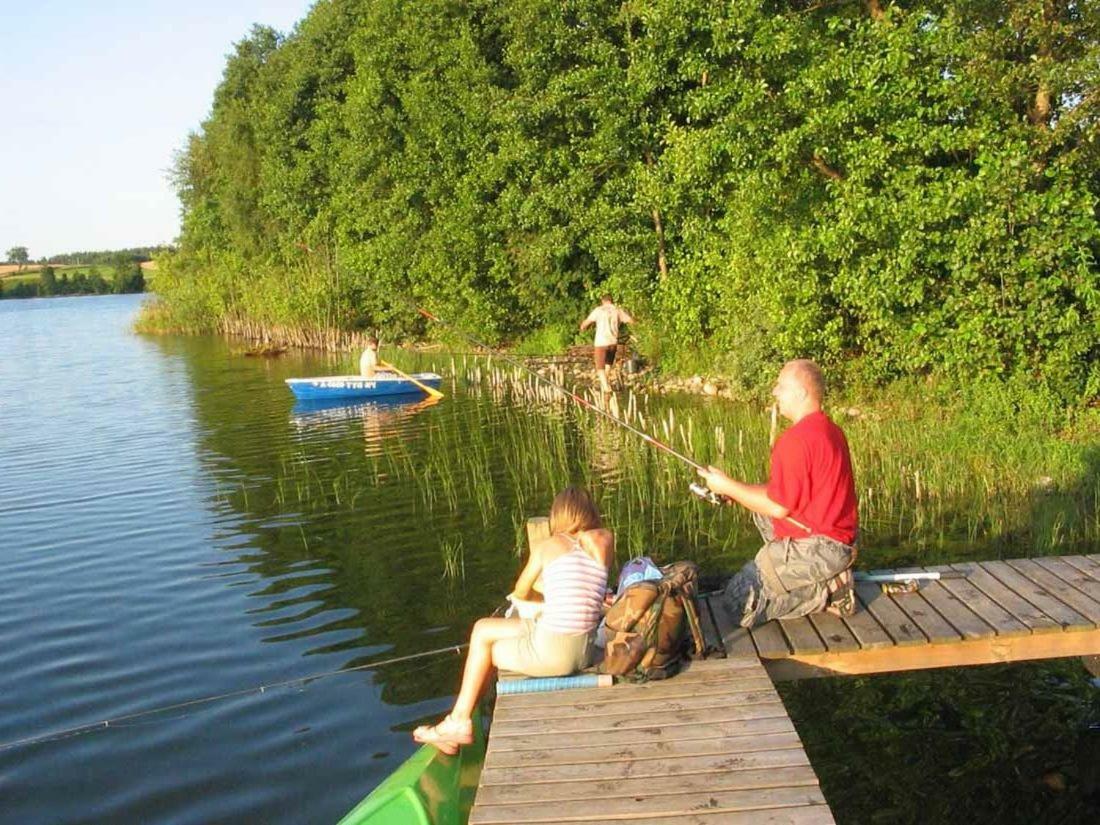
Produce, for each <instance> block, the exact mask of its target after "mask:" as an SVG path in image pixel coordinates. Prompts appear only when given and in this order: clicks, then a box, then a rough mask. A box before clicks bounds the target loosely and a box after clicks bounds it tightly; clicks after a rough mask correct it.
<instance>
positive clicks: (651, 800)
mask: <svg viewBox="0 0 1100 825" xmlns="http://www.w3.org/2000/svg"><path fill="white" fill-rule="evenodd" d="M824 802H825V797H824V796H823V795H822V794H821V789H820V788H818V787H816V786H805V787H797V788H765V789H759V790H748V791H715V792H713V793H707V794H706V795H705V798H700V795H699V794H698V793H689V794H667V795H663V794H658V795H652V796H650V795H636V796H627V797H607V798H605V799H604V800H603V801H602V802H601V803H600V804H599V805H593V804H592V802H591V800H579V801H566V800H562V801H560V802H555V803H554V805H553V807H552V809H550V808H547V807H544V806H538V805H485V806H482V805H477V806H476V807H475V808H474V810H473V811H472V812H471V814H470V825H490V823H506V824H507V825H523V824H524V823H535V822H546V821H547V820H549V819H553V820H564V821H567V822H568V821H577V822H585V821H588V822H605V821H616V820H621V819H638V818H639V816H676V815H679V814H691V813H695V812H696V811H698V810H699V809H700V808H704V809H706V810H708V811H711V812H718V811H721V812H735V811H759V810H767V809H769V808H789V807H793V806H797V805H819V804H823V803H824Z"/></svg>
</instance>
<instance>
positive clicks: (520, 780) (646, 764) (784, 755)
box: [478, 747, 810, 801]
mask: <svg viewBox="0 0 1100 825" xmlns="http://www.w3.org/2000/svg"><path fill="white" fill-rule="evenodd" d="M730 750H731V751H732V752H730V753H716V754H709V755H706V756H680V757H677V758H676V759H652V760H643V761H639V760H636V759H632V760H629V761H626V762H601V763H599V764H595V765H594V764H592V763H581V764H571V763H565V764H560V765H532V766H530V767H522V768H515V767H513V768H496V767H490V766H489V765H488V764H487V765H486V766H485V768H484V769H483V770H482V772H481V780H480V783H479V784H480V787H481V788H482V789H485V788H488V787H492V786H495V785H531V784H535V783H538V782H555V783H556V782H572V781H581V780H583V781H589V780H592V781H595V780H608V779H644V778H645V777H650V776H679V775H681V774H691V773H711V772H714V771H759V770H766V769H772V768H796V767H809V765H810V760H809V757H807V756H806V752H805V751H803V750H802V749H801V748H797V747H795V748H788V749H786V750H773V751H760V752H757V753H738V752H737V750H736V747H734V748H731V749H730ZM480 793H481V792H480V791H479V795H478V801H481V800H482V798H483V797H482V796H481V795H480Z"/></svg>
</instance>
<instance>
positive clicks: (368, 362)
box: [359, 347, 378, 378]
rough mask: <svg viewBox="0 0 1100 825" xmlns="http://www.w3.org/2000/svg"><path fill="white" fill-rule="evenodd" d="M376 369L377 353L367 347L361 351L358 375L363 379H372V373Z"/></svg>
mask: <svg viewBox="0 0 1100 825" xmlns="http://www.w3.org/2000/svg"><path fill="white" fill-rule="evenodd" d="M377 367H378V351H377V350H373V349H370V348H369V347H368V348H367V349H365V350H363V354H362V355H361V356H359V374H360V375H361V376H363V377H364V378H374V371H375V369H377Z"/></svg>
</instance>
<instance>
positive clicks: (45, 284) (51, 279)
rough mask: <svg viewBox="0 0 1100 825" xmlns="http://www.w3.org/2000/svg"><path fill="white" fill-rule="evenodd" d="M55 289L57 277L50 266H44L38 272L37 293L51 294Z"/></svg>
mask: <svg viewBox="0 0 1100 825" xmlns="http://www.w3.org/2000/svg"><path fill="white" fill-rule="evenodd" d="M56 289H57V277H56V275H55V273H54V269H53V267H52V266H44V267H42V270H41V271H40V272H39V273H38V294H39V295H53V294H54V292H55V291H56Z"/></svg>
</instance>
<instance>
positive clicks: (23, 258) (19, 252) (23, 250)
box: [8, 246, 31, 269]
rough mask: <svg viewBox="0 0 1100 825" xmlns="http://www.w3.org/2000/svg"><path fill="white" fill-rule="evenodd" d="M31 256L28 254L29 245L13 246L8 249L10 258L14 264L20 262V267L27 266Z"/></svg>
mask: <svg viewBox="0 0 1100 825" xmlns="http://www.w3.org/2000/svg"><path fill="white" fill-rule="evenodd" d="M30 258H31V256H30V255H29V254H27V247H25V246H13V247H12V248H11V249H9V250H8V260H9V261H11V262H12V263H13V264H19V268H20V269H22V268H23V267H24V266H26V263H27V261H29V260H30Z"/></svg>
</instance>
